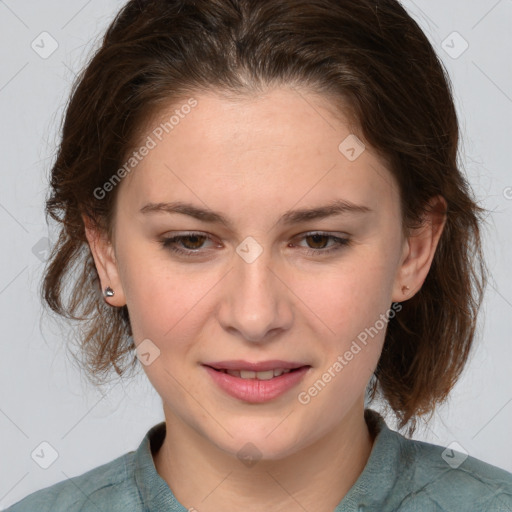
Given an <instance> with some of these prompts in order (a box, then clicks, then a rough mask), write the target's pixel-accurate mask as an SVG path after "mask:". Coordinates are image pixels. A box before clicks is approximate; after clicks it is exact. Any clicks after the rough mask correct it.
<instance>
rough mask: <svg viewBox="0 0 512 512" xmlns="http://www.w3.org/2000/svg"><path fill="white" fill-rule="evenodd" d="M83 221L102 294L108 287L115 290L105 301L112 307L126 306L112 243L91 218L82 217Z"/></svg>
mask: <svg viewBox="0 0 512 512" xmlns="http://www.w3.org/2000/svg"><path fill="white" fill-rule="evenodd" d="M82 219H83V221H84V226H85V235H86V237H87V242H88V243H89V247H90V249H91V253H92V256H93V258H94V264H95V265H96V270H97V271H98V275H99V277H100V282H101V290H102V293H103V292H104V290H105V288H106V287H107V286H110V288H112V289H113V290H114V295H113V296H112V297H104V299H105V301H106V302H107V303H108V304H110V305H111V306H115V307H122V306H124V305H126V299H125V295H124V291H123V287H122V285H121V279H120V277H119V270H118V264H117V261H116V257H115V254H114V248H113V246H112V243H111V242H110V241H109V240H108V236H107V234H106V233H104V232H103V231H100V230H99V229H98V228H97V227H96V226H94V224H93V222H92V221H91V219H89V217H87V216H85V215H82Z"/></svg>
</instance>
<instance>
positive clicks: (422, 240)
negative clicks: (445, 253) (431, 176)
mask: <svg viewBox="0 0 512 512" xmlns="http://www.w3.org/2000/svg"><path fill="white" fill-rule="evenodd" d="M428 204H429V205H430V207H429V209H428V211H427V212H425V213H424V215H423V222H422V225H421V227H419V228H417V229H415V230H413V231H412V232H411V233H410V236H409V237H408V238H407V239H406V240H405V241H404V249H403V253H402V258H401V263H400V267H399V268H398V271H397V274H396V277H395V282H394V286H393V296H392V299H391V300H392V301H393V302H403V301H404V300H407V299H410V298H411V297H412V296H414V295H415V294H416V293H417V292H418V291H419V290H420V289H421V287H422V285H423V282H424V281H425V279H426V277H427V275H428V272H429V270H430V266H431V264H432V260H433V259H434V254H435V252H436V248H437V245H438V242H439V239H440V238H441V233H442V231H443V229H444V226H445V223H446V211H447V204H446V200H445V199H444V197H442V196H434V197H432V198H431V199H430V200H429V202H428ZM404 286H407V287H408V288H409V289H408V290H405V289H404V290H403V287H404Z"/></svg>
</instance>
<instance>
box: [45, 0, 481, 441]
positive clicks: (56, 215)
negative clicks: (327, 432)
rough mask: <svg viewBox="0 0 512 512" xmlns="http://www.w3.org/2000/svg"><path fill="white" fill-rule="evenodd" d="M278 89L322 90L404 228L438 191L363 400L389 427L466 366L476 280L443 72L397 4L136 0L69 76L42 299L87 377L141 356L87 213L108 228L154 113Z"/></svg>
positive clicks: (414, 412) (475, 227)
mask: <svg viewBox="0 0 512 512" xmlns="http://www.w3.org/2000/svg"><path fill="white" fill-rule="evenodd" d="M274 85H277V86H279V85H289V86H294V85H296V86H300V87H305V88H306V89H307V90H311V91H314V92H318V93H320V94H323V95H324V97H326V98H329V99H330V100H331V102H332V103H331V104H332V106H333V107H334V108H335V109H339V111H340V112H341V111H343V113H345V114H346V109H347V107H348V109H349V112H350V114H351V119H352V120H353V122H354V123H355V124H356V125H357V129H358V132H359V134H360V138H361V139H363V140H364V141H365V143H367V144H369V145H371V146H372V147H373V148H374V149H375V150H376V151H377V152H378V153H379V154H380V155H382V157H383V158H384V159H385V160H386V162H387V163H388V166H389V170H390V172H391V173H392V175H393V176H394V177H395V178H396V181H397V183H398V185H399V190H400V196H401V211H402V225H403V228H404V230H408V229H411V228H412V227H414V226H416V225H418V223H420V222H421V218H422V214H423V213H424V212H425V210H426V209H427V208H428V205H427V201H428V200H429V198H431V197H433V196H435V195H438V194H439V195H442V196H443V197H444V198H445V200H446V202H447V205H448V208H447V212H446V215H447V220H446V225H445V228H444V231H443V233H442V236H441V239H440V241H439V245H438V248H437V251H436V254H435V256H434V259H433V262H432V266H431V269H430V271H429V274H428V276H427V278H426V280H425V282H424V283H423V286H422V288H421V289H420V290H419V291H418V292H417V293H416V294H415V295H414V296H413V297H412V298H410V299H409V300H407V301H405V302H404V303H402V308H403V309H402V311H401V312H400V313H399V314H398V315H396V316H395V317H394V318H392V319H390V321H389V324H388V327H387V332H386V338H385V344H384V348H383V351H382V354H381V357H380V360H379V363H378V366H377V368H376V371H375V375H374V379H373V384H372V390H371V397H372V398H375V396H376V393H377V392H379V393H381V394H382V396H383V397H384V398H385V399H386V401H387V403H388V404H389V406H390V407H391V408H392V410H393V411H394V412H395V414H396V416H397V418H398V420H399V427H400V428H403V427H404V426H405V425H406V424H407V423H409V422H410V423H412V425H413V426H412V427H410V430H409V432H410V433H411V432H412V431H413V430H414V424H415V422H416V419H417V416H420V415H423V414H426V413H429V412H430V413H432V412H433V410H434V408H435V406H436V404H437V403H441V402H442V401H444V400H445V399H446V397H447V395H448V393H449V391H450V390H451V388H452V387H453V385H454V384H455V382H456V380H457V379H458V377H459V376H460V373H461V371H462V369H463V367H464V365H465V363H466V361H467V359H468V356H469V353H470V349H471V346H472V343H473V339H474V336H475V328H476V319H477V313H478V310H479V308H480V304H481V300H482V297H483V291H484V288H485V284H486V279H487V278H486V274H487V270H486V266H485V263H484V259H483V255H482V248H481V240H480V228H479V224H480V220H481V219H480V216H481V214H482V213H483V212H484V211H485V210H484V209H482V208H480V207H479V206H477V205H476V203H475V202H474V200H473V199H472V196H471V190H470V187H469V185H468V183H467V181H466V180H465V178H464V176H463V175H462V173H461V172H460V170H459V165H458V163H457V157H458V154H457V151H458V142H459V129H458V120H457V116H456V111H455V108H454V103H453V98H452V93H451V83H450V80H449V77H448V75H447V72H446V71H445V68H444V67H443V65H442V63H441V62H440V60H439V59H438V57H437V56H436V53H435V51H434V49H433V48H432V46H431V44H430V43H429V41H428V39H427V37H426V36H425V34H424V33H423V32H422V30H421V29H420V28H419V26H418V25H417V23H416V22H415V21H414V20H413V19H412V18H411V17H410V16H409V15H408V14H407V12H406V11H405V10H404V8H403V7H402V6H401V5H400V4H399V3H398V2H397V1H396V0H371V1H370V0H259V1H250V0H131V1H130V2H128V3H127V4H126V5H125V6H124V7H123V8H122V10H121V11H120V12H119V13H118V15H117V16H116V18H115V19H114V20H113V22H112V23H111V25H110V26H109V28H108V30H107V32H106V34H105V36H104V38H103V41H102V44H101V46H100V48H99V49H98V50H97V51H96V52H95V54H94V56H93V57H92V59H91V60H90V62H89V64H88V65H87V66H86V67H85V69H84V70H83V71H82V72H81V73H80V74H79V75H78V76H77V79H76V82H75V84H74V87H73V91H72V94H71V96H70V100H69V103H68V105H67V110H66V114H65V119H64V124H63V128H62V141H61V144H60V147H59V151H58V154H57V158H56V161H55V164H54V166H53V168H52V174H51V194H50V197H49V198H48V200H47V209H46V211H47V215H49V216H50V217H51V218H53V219H55V220H56V221H58V222H59V223H61V225H62V226H61V231H60V237H59V240H58V242H57V244H56V245H55V246H54V247H53V250H52V253H51V256H50V259H49V262H48V266H47V268H46V271H45V276H44V283H43V295H44V299H45V300H46V302H47V303H48V305H49V306H50V307H51V308H52V309H53V310H54V311H55V312H57V313H59V314H60V315H63V316H65V317H67V318H70V319H74V320H77V321H79V322H80V326H81V329H80V333H79V344H80V347H81V353H82V355H83V356H84V362H83V365H84V367H85V368H86V369H87V370H88V376H89V377H92V378H93V380H94V381H95V382H96V383H101V382H104V380H105V378H106V376H107V374H108V373H109V370H111V369H112V368H114V369H115V371H116V372H117V373H118V374H119V375H123V374H125V372H126V370H127V369H128V366H129V365H130V364H131V368H133V367H134V366H135V363H136V361H137V359H136V356H135V355H134V353H133V348H134V344H133V339H132V338H131V330H130V324H129V316H128V311H127V308H126V306H125V307H122V308H112V307H110V306H108V305H106V304H105V302H104V300H103V297H102V295H101V292H100V287H99V279H98V275H97V272H96V269H95V266H94V263H93V260H92V256H91V252H90V250H89V247H88V244H87V242H86V238H85V232H84V224H83V220H82V214H85V215H87V217H89V218H90V219H91V221H92V222H94V223H95V225H97V226H98V227H99V228H101V229H102V230H104V231H105V232H107V233H109V234H110V235H111V228H112V223H111V218H112V212H113V208H114V205H115V198H116V189H115V188H114V190H113V191H112V192H111V193H109V194H107V195H106V196H105V197H104V198H102V199H98V198H97V197H96V196H95V194H94V191H95V190H96V189H97V188H98V187H102V186H103V184H104V183H105V182H107V181H108V180H109V178H111V177H112V176H113V174H114V173H115V171H116V170H117V169H119V168H120V166H122V165H123V163H124V162H125V161H126V160H125V159H126V157H127V155H129V152H130V151H131V150H133V148H134V147H135V143H136V141H137V138H138V136H139V135H140V133H141V129H142V127H144V126H147V123H148V120H150V119H151V118H152V116H153V115H155V114H157V113H158V112H160V111H161V109H162V108H163V107H168V105H169V104H172V102H177V101H178V99H180V98H184V97H185V96H186V95H187V94H197V93H199V92H201V91H212V90H215V91H220V92H224V93H229V94H232V95H244V94H245V95H250V94H254V93H257V92H258V91H264V90H265V88H266V87H269V86H274Z"/></svg>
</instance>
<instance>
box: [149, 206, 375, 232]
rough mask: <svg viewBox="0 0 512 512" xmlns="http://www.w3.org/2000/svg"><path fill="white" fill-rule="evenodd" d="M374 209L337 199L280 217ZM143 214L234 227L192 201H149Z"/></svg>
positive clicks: (289, 220)
mask: <svg viewBox="0 0 512 512" xmlns="http://www.w3.org/2000/svg"><path fill="white" fill-rule="evenodd" d="M372 211H373V210H372V209H371V208H369V207H368V206H365V205H360V204H354V203H352V202H350V201H346V200H343V199H337V200H335V201H332V202H331V203H329V204H327V205H325V206H318V207H313V208H304V209H300V210H289V211H287V212H285V213H284V214H283V215H282V216H281V218H280V219H279V223H280V224H285V225H291V224H298V223H300V222H305V221H310V220H319V219H325V218H327V217H333V216H335V215H341V214H344V213H369V212H372ZM140 212H141V213H143V214H148V213H157V212H164V213H180V214H182V215H188V216H190V217H193V218H195V219H198V220H201V221H203V222H208V223H212V224H222V225H224V226H226V227H227V228H229V229H232V224H231V222H230V221H229V220H228V219H226V218H225V217H224V216H223V215H221V214H220V213H217V212H214V211H212V210H209V209H207V208H199V207H197V206H195V205H193V204H190V203H184V202H181V201H173V202H170V203H148V204H146V205H145V206H143V207H142V208H141V209H140Z"/></svg>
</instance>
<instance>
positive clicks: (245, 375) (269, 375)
mask: <svg viewBox="0 0 512 512" xmlns="http://www.w3.org/2000/svg"><path fill="white" fill-rule="evenodd" d="M221 372H224V373H228V374H229V375H232V376H233V377H240V378H242V379H258V380H270V379H273V378H274V377H279V376H280V375H283V373H290V372H291V370H284V369H283V368H276V369H275V370H267V371H265V372H252V371H250V370H221Z"/></svg>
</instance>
